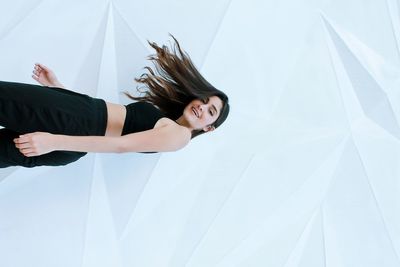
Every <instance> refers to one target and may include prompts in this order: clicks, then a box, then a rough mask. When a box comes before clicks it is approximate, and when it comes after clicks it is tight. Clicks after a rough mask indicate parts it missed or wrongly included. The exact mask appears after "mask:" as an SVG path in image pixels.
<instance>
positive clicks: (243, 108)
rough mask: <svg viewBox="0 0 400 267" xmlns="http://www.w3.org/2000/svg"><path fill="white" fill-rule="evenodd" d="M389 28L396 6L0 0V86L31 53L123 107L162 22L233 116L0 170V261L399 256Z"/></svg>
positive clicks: (393, 46)
mask: <svg viewBox="0 0 400 267" xmlns="http://www.w3.org/2000/svg"><path fill="white" fill-rule="evenodd" d="M399 21H400V3H399V1H396V0H380V1H363V0H351V1H345V0H337V1H332V0H300V1H289V0H283V1H271V0H266V1H261V0H251V1H238V0H218V1H210V0H208V1H177V0H172V1H128V0H112V1H111V0H102V1H98V0H97V1H94V0H85V1H80V0H72V1H61V0H55V1H53V0H52V1H50V0H24V1H21V0H16V1H8V2H4V3H2V8H1V9H0V60H1V64H0V73H1V75H2V76H1V80H5V81H19V82H27V83H33V84H36V82H35V81H34V80H33V79H32V78H31V77H30V76H31V71H32V67H33V65H34V63H36V62H41V63H44V64H46V65H48V66H49V67H50V68H52V69H53V70H54V71H55V72H56V74H57V77H58V78H59V80H60V81H61V82H62V83H63V84H64V85H65V86H66V87H68V88H69V89H71V90H75V91H78V92H83V93H86V94H89V95H92V96H95V97H99V98H103V99H105V100H106V101H109V102H114V103H120V104H127V103H130V99H128V98H126V97H125V96H124V95H123V94H122V92H123V91H129V92H131V93H135V90H136V86H137V85H138V84H137V83H136V82H135V81H134V78H135V77H139V76H140V75H141V74H142V73H143V72H144V69H143V67H144V66H152V65H151V62H150V61H148V60H147V59H146V57H147V56H148V55H149V54H153V53H154V52H155V51H154V50H152V48H151V47H150V46H149V45H148V43H147V40H149V41H155V42H157V43H158V44H159V45H161V44H165V45H170V44H172V43H173V42H172V41H173V40H172V38H170V37H169V36H168V33H171V34H173V35H174V36H175V37H176V38H177V39H178V41H179V42H180V44H181V46H182V48H183V49H184V50H185V51H187V52H188V54H189V55H190V57H191V58H192V60H193V61H194V63H195V65H196V66H197V67H198V68H199V70H200V71H201V73H202V74H203V75H204V77H205V78H206V79H207V80H208V81H210V83H211V84H213V85H215V87H217V88H219V89H221V90H222V91H224V92H226V93H227V94H228V96H229V97H230V103H231V113H230V115H229V117H228V119H227V121H226V122H225V124H224V125H222V126H221V127H220V128H219V129H217V130H216V131H214V132H212V133H210V134H207V135H203V136H200V137H198V138H195V139H194V140H193V141H192V142H191V144H190V145H189V146H187V147H185V148H184V149H182V150H180V151H177V152H174V153H159V154H142V153H132V154H129V153H128V154H113V153H109V154H106V153H97V154H95V153H88V155H86V156H85V157H83V158H81V159H80V160H78V161H77V162H74V163H71V164H69V165H67V166H62V167H37V168H33V169H28V168H22V167H10V168H5V169H0V266H2V267H3V266H4V267H22V266H24V267H25V266H33V267H36V266H38V267H39V266H40V267H43V266H68V267H71V266H82V267H89V266H120V267H128V266H141V267H146V266H149V267H155V266H156V267H158V266H160V267H164V266H171V267H181V266H188V267H189V266H190V267H195V266H196V267H204V266H207V267H208V266H219V267H232V266H240V267H249V266H251V267H253V266H254V267H255V266H269V267H271V266H272V267H274V266H276V267H278V266H279V267H295V266H296V267H297V266H298V267H320V266H326V267H342V266H345V267H347V266H348V267H358V266H360V267H382V266H385V267H386V266H393V267H394V266H396V267H397V266H400V49H399V48H400V24H399ZM0 97H1V96H0ZM0 153H3V152H2V151H0Z"/></svg>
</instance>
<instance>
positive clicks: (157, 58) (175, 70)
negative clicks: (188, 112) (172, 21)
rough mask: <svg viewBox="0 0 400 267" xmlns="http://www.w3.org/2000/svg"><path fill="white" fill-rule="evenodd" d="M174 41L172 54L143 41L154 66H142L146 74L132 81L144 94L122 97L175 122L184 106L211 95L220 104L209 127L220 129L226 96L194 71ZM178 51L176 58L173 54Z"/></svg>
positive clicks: (225, 113) (127, 93)
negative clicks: (149, 106) (148, 106)
mask: <svg viewBox="0 0 400 267" xmlns="http://www.w3.org/2000/svg"><path fill="white" fill-rule="evenodd" d="M169 35H170V36H171V37H172V38H173V39H174V41H175V45H174V46H173V52H170V50H169V49H168V47H167V46H165V45H163V46H162V47H159V46H158V45H157V44H156V43H155V42H150V41H149V40H147V42H148V43H149V44H150V46H151V47H153V48H154V49H155V50H156V52H157V53H156V54H153V55H150V56H148V59H149V60H151V61H152V62H153V64H154V65H155V70H156V71H154V70H153V69H152V68H150V67H148V66H146V67H144V69H147V70H148V71H149V72H150V74H148V73H144V74H142V75H141V76H140V78H135V81H136V82H139V83H142V84H144V85H145V89H148V90H145V91H141V90H140V88H138V87H136V88H137V90H138V91H139V92H140V93H144V95H143V96H138V97H135V96H132V95H131V94H129V92H124V94H125V95H126V96H128V97H129V98H131V99H133V100H137V101H145V102H150V103H152V104H153V105H155V106H157V107H158V108H159V109H160V110H161V111H162V112H163V113H164V114H165V115H166V116H167V117H168V118H170V119H172V120H174V121H175V120H177V119H178V118H179V117H180V116H181V115H182V114H183V110H184V109H185V107H186V106H187V105H188V104H189V102H191V101H192V100H194V99H201V100H203V101H205V102H207V101H208V99H209V97H211V96H218V97H219V98H220V99H221V100H222V103H223V106H222V109H221V111H220V115H219V117H218V118H217V120H216V121H215V122H214V123H213V124H211V125H212V126H214V127H215V128H217V127H218V126H220V125H221V124H222V123H223V122H224V121H225V120H226V118H227V117H228V114H229V103H228V96H227V95H226V94H225V93H223V92H222V91H220V90H218V89H216V88H215V87H214V86H212V85H211V84H210V83H209V82H207V81H206V79H204V77H203V76H202V75H201V74H200V72H199V71H198V70H197V68H196V67H195V65H194V64H193V62H192V60H191V59H190V57H189V55H188V54H187V53H186V52H184V51H182V49H181V47H180V45H179V43H178V41H177V40H176V39H175V37H174V36H173V35H172V34H171V33H169ZM176 48H178V52H179V56H178V54H177V52H176ZM202 133H204V131H203V130H193V131H192V138H194V137H196V136H198V135H200V134H202Z"/></svg>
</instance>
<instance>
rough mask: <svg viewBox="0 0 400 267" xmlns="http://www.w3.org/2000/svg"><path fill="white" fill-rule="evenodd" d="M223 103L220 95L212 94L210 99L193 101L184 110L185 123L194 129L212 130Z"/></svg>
mask: <svg viewBox="0 0 400 267" xmlns="http://www.w3.org/2000/svg"><path fill="white" fill-rule="evenodd" d="M222 106H223V103H222V100H221V99H220V98H219V97H218V96H211V97H210V98H209V99H208V101H206V102H203V101H202V100H200V99H195V100H193V101H191V102H190V103H189V104H188V105H187V106H186V107H185V109H184V110H183V115H182V117H184V119H185V122H186V123H185V124H186V126H188V127H189V128H191V129H192V130H200V129H203V130H204V131H206V132H207V131H212V130H214V127H213V126H210V125H211V124H213V123H214V122H215V121H216V120H217V118H218V116H219V114H220V112H221V109H222Z"/></svg>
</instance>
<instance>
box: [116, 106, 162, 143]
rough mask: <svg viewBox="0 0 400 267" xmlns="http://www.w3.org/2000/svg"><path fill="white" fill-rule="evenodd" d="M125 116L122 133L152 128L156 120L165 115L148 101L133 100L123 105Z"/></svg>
mask: <svg viewBox="0 0 400 267" xmlns="http://www.w3.org/2000/svg"><path fill="white" fill-rule="evenodd" d="M125 107H126V117H125V122H124V127H123V128H122V134H121V135H126V134H130V133H136V132H141V131H146V130H150V129H153V127H154V125H155V124H156V122H157V121H158V120H159V119H160V118H162V117H165V115H164V114H163V113H162V112H161V111H160V110H159V109H158V108H156V107H155V106H153V105H152V104H150V103H148V102H135V103H130V104H128V105H125Z"/></svg>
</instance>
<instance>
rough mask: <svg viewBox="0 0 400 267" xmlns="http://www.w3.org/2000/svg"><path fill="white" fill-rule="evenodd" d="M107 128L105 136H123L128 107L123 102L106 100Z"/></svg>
mask: <svg viewBox="0 0 400 267" xmlns="http://www.w3.org/2000/svg"><path fill="white" fill-rule="evenodd" d="M106 104H107V114H108V116H107V128H106V133H105V136H121V134H122V129H123V128H124V122H125V117H126V107H125V106H124V105H121V104H114V103H110V102H106Z"/></svg>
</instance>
